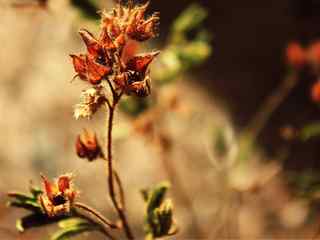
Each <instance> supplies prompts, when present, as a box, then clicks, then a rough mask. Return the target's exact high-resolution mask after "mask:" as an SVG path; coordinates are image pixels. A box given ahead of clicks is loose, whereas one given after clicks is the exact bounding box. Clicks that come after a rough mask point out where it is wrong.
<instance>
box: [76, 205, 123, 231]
mask: <svg viewBox="0 0 320 240" xmlns="http://www.w3.org/2000/svg"><path fill="white" fill-rule="evenodd" d="M73 205H74V206H75V207H76V208H79V209H82V210H84V211H86V212H88V213H90V214H91V215H93V216H95V217H96V218H97V219H99V220H100V221H101V222H102V223H104V224H105V225H106V226H108V227H110V228H118V226H117V225H116V224H114V223H112V222H111V221H110V220H109V219H107V218H105V217H104V216H103V215H102V214H101V213H99V212H98V211H97V210H95V209H93V208H91V207H89V206H87V205H85V204H83V203H80V202H76V203H74V204H73Z"/></svg>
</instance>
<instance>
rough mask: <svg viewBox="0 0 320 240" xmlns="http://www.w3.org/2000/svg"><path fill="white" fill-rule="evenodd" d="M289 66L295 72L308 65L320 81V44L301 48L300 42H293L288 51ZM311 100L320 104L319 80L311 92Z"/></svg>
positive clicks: (316, 43)
mask: <svg viewBox="0 0 320 240" xmlns="http://www.w3.org/2000/svg"><path fill="white" fill-rule="evenodd" d="M286 58H287V63H288V65H289V66H290V67H291V68H292V69H294V70H301V69H302V68H303V67H304V66H306V65H308V66H310V67H311V69H312V70H313V75H316V77H317V78H318V79H320V78H319V74H320V42H319V41H316V42H313V43H311V44H310V45H309V46H307V47H303V46H301V44H299V43H298V42H292V43H290V44H289V45H288V47H287V50H286ZM310 95H311V99H312V100H313V101H314V102H316V103H320V81H319V80H317V81H316V82H315V83H314V84H313V86H312V87H311V91H310Z"/></svg>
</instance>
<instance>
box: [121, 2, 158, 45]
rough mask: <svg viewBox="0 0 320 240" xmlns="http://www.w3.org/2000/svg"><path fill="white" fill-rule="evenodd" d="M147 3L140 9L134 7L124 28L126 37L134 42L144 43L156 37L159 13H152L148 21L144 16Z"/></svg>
mask: <svg viewBox="0 0 320 240" xmlns="http://www.w3.org/2000/svg"><path fill="white" fill-rule="evenodd" d="M148 6H149V2H147V3H146V4H144V5H143V6H141V7H136V8H134V9H133V10H132V13H131V14H130V17H129V21H128V24H127V28H126V33H127V35H128V36H129V37H130V38H131V39H134V40H136V41H146V40H149V39H150V38H153V37H155V36H156V29H157V27H158V25H159V19H160V18H159V13H154V14H153V15H152V16H151V17H149V18H148V19H145V17H144V15H145V12H146V10H147V8H148Z"/></svg>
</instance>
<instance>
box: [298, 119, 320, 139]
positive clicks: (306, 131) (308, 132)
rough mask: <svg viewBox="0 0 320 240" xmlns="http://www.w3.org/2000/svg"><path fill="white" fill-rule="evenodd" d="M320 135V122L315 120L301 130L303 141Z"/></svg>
mask: <svg viewBox="0 0 320 240" xmlns="http://www.w3.org/2000/svg"><path fill="white" fill-rule="evenodd" d="M319 135H320V122H314V123H310V124H308V125H306V126H305V127H303V128H302V129H301V131H300V137H301V139H302V140H303V141H307V140H309V139H310V138H312V137H317V136H319Z"/></svg>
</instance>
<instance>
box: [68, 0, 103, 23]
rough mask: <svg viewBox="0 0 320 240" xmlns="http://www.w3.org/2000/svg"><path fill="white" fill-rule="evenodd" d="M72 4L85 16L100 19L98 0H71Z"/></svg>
mask: <svg viewBox="0 0 320 240" xmlns="http://www.w3.org/2000/svg"><path fill="white" fill-rule="evenodd" d="M71 4H72V5H73V6H74V7H76V8H77V9H78V10H79V11H80V13H81V15H82V16H83V17H84V18H88V19H91V20H99V19H100V15H99V14H98V11H99V7H98V1H97V0H71Z"/></svg>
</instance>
